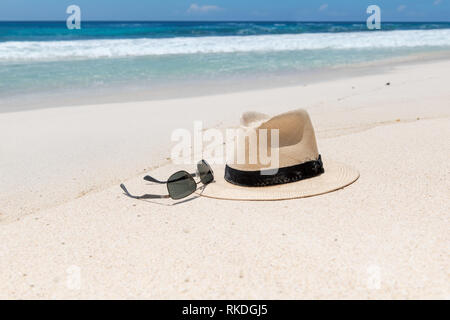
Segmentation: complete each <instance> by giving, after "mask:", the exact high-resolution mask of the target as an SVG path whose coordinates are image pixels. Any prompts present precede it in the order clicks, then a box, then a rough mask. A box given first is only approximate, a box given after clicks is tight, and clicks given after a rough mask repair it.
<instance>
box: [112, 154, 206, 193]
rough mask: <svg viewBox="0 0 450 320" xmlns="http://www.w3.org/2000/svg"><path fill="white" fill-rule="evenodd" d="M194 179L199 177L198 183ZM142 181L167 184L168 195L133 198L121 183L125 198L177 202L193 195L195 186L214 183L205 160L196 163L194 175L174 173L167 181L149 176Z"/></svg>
mask: <svg viewBox="0 0 450 320" xmlns="http://www.w3.org/2000/svg"><path fill="white" fill-rule="evenodd" d="M194 177H199V178H200V181H199V182H196V181H195V180H194ZM144 180H146V181H150V182H154V183H159V184H167V191H168V192H169V194H168V195H158V194H144V195H141V196H133V195H131V194H130V193H129V192H128V190H127V188H126V187H125V186H124V184H123V183H122V184H121V185H120V187H121V188H122V190H123V191H124V192H125V194H126V195H127V196H129V197H130V198H134V199H161V198H172V199H174V200H179V199H183V198H186V197H187V196H189V195H191V194H193V193H194V192H195V191H196V190H197V185H198V184H199V183H200V182H201V183H203V184H204V185H205V186H206V185H207V184H208V183H211V182H213V181H214V172H213V170H212V169H211V167H210V165H209V164H208V162H206V161H205V160H200V161H199V162H198V163H197V172H196V173H188V172H186V171H184V170H181V171H178V172H175V173H174V174H172V175H171V176H170V177H169V179H167V181H160V180H158V179H155V178H153V177H151V176H145V177H144Z"/></svg>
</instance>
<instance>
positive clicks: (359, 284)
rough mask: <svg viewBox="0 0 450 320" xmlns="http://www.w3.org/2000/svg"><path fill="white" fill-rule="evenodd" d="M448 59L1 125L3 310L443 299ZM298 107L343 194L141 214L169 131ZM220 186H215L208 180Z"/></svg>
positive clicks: (173, 206)
mask: <svg viewBox="0 0 450 320" xmlns="http://www.w3.org/2000/svg"><path fill="white" fill-rule="evenodd" d="M449 70H450V60H449V59H441V60H436V61H424V62H417V61H416V62H414V63H413V62H411V63H404V64H399V65H398V66H392V67H391V68H389V69H383V70H380V71H379V72H373V73H371V74H365V75H361V76H358V75H352V76H351V77H345V78H337V79H332V80H328V81H327V80H323V81H316V82H314V83H311V84H303V85H292V86H286V87H279V88H268V89H261V90H250V91H244V92H234V93H225V94H214V95H207V96H201V97H188V98H180V99H165V100H152V101H138V102H134V101H132V100H130V102H120V103H109V104H98V105H80V106H67V107H63V106H61V107H60V108H49V109H37V110H29V111H23V112H5V113H0V136H1V137H2V142H1V144H0V155H1V157H0V176H1V179H2V183H1V185H0V270H1V272H0V298H2V299H6V298H8V299H26V298H31V299H73V298H77V299H78V298H87V299H99V298H107V299H111V298H116V299H117V298H118V299H132V298H137V299H143V298H151V299H169V298H171V299H330V298H333V299H334V298H356V299H366V298H369V299H400V298H409V299H415V298H419V299H431V298H434V299H449V298H450V273H449V270H450V256H449V252H450V250H449V248H450V233H449V226H450V201H449V199H450V164H449V162H448V159H449V158H450V144H449V141H450V139H449V138H450V90H449V83H450V74H449V72H448V71H449ZM296 108H305V109H306V110H307V111H308V112H309V114H310V116H311V118H312V121H313V124H314V126H315V129H316V135H317V138H318V145H319V150H320V153H321V154H323V155H327V157H330V158H333V159H334V160H337V161H340V162H345V163H348V164H349V165H351V166H353V167H355V168H357V169H358V170H359V172H360V178H359V180H358V181H357V182H356V183H354V184H352V185H350V186H349V187H347V188H345V189H342V190H339V191H336V192H332V193H328V194H325V195H320V196H317V197H312V198H305V199H296V200H288V201H273V202H245V201H225V200H215V199H210V198H206V197H202V196H193V197H191V198H190V199H189V201H183V202H181V203H176V202H175V201H172V200H155V201H139V200H133V199H130V198H127V197H125V196H124V195H123V193H122V190H121V189H120V188H119V183H121V182H126V183H127V185H129V186H130V189H132V190H134V191H136V193H139V192H149V190H152V191H153V190H155V191H156V190H158V188H156V187H155V186H149V185H148V184H145V183H143V181H142V176H143V175H144V174H146V173H151V174H154V175H155V176H160V177H166V176H168V175H169V174H171V173H173V172H174V166H173V165H171V164H170V149H171V146H172V142H171V140H170V135H171V132H172V131H173V130H174V129H177V128H185V129H189V130H192V127H193V122H194V121H195V120H202V121H203V123H204V125H205V127H207V128H220V129H225V128H227V127H230V126H235V125H237V124H238V122H239V116H240V114H241V113H242V112H243V111H248V110H254V111H260V112H265V113H268V114H277V113H281V112H284V111H287V110H291V109H296ZM216 174H221V173H216Z"/></svg>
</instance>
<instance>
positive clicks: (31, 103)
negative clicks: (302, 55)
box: [0, 50, 450, 113]
mask: <svg viewBox="0 0 450 320" xmlns="http://www.w3.org/2000/svg"><path fill="white" fill-rule="evenodd" d="M449 53H450V51H449V50H439V51H433V52H421V53H411V54H409V55H406V56H398V57H391V58H387V59H380V60H376V61H373V62H359V63H353V64H349V65H337V66H335V67H326V68H319V69H311V70H304V71H301V72H299V71H293V72H292V73H289V72H276V73H267V74H265V73H264V74H253V75H247V76H240V77H238V78H236V77H228V78H225V79H213V80H206V79H203V80H197V81H189V82H175V83H171V84H168V83H167V84H161V85H157V86H153V85H152V87H136V86H134V85H133V86H128V85H118V86H111V87H107V88H96V89H87V88H85V89H61V90H60V91H59V92H56V93H50V92H42V93H25V94H14V95H12V96H11V97H10V98H6V99H5V97H1V98H0V113H9V112H22V111H30V110H39V109H46V108H60V107H73V106H87V105H92V104H95V105H99V104H116V103H125V102H130V101H133V102H144V101H158V100H174V99H186V98H195V97H206V96H212V95H220V94H233V93H239V92H246V91H258V90H267V89H277V88H284V87H296V86H307V85H311V84H316V83H320V82H328V81H331V80H339V79H342V78H347V77H357V76H362V75H367V76H370V75H376V74H380V73H386V72H389V70H390V69H391V68H396V67H401V66H405V65H406V66H408V65H409V66H414V65H417V64H423V63H433V62H436V61H445V60H447V59H448V54H449ZM269 78H270V81H269V80H267V79H269Z"/></svg>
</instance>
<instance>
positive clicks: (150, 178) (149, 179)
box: [144, 176, 167, 184]
mask: <svg viewBox="0 0 450 320" xmlns="http://www.w3.org/2000/svg"><path fill="white" fill-rule="evenodd" d="M144 180H145V181H150V182H155V183H160V184H164V183H167V181H161V180H158V179H156V178H153V177H152V176H145V177H144Z"/></svg>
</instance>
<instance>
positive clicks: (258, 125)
mask: <svg viewBox="0 0 450 320" xmlns="http://www.w3.org/2000/svg"><path fill="white" fill-rule="evenodd" d="M240 128H241V130H242V131H243V132H245V134H248V133H249V132H255V133H256V137H257V141H258V143H257V144H256V147H255V148H256V149H252V150H253V151H252V150H250V149H251V148H252V147H251V143H250V139H249V138H247V139H244V140H245V142H244V143H243V144H241V145H240V148H241V149H242V148H244V149H245V150H244V153H245V160H244V161H241V162H238V163H235V162H236V161H232V162H229V163H227V164H226V165H212V168H213V170H214V173H215V182H213V183H211V184H209V185H207V186H206V188H205V189H204V190H203V191H202V193H201V195H202V196H206V197H210V198H216V199H228V200H285V199H294V198H303V197H311V196H316V195H320V194H324V193H327V192H331V191H335V190H338V189H341V188H344V187H346V186H348V185H350V184H352V183H353V182H355V181H356V180H357V179H358V178H359V173H358V171H357V170H355V169H353V168H351V167H349V166H347V165H345V164H342V163H338V162H334V161H332V160H330V159H329V157H328V156H329V155H323V157H322V155H320V154H319V151H318V148H317V143H316V137H315V134H314V128H313V126H312V123H311V120H310V118H309V115H308V113H307V112H306V111H305V110H302V109H299V110H294V111H290V112H287V113H283V114H280V115H277V116H275V117H269V116H268V115H265V114H262V113H257V112H247V113H244V114H243V115H242V117H241V126H240ZM263 129H265V130H264V131H261V130H263ZM272 129H278V135H279V139H278V145H274V144H273V143H272V142H271V141H272V140H271V139H270V132H271V130H272ZM275 131H276V130H275ZM260 132H264V133H266V136H267V143H266V144H267V147H265V146H264V145H263V147H265V148H267V149H266V150H261V149H260V143H259V141H260V135H259V133H260ZM267 133H269V134H267ZM238 147H239V144H238V143H236V142H235V143H234V149H235V155H236V154H237V153H238V152H239V151H238V149H237V148H238ZM255 150H256V151H257V155H256V161H253V162H252V161H250V158H251V157H250V155H251V153H252V152H253V153H254V152H255ZM261 151H264V152H265V153H264V154H265V155H276V153H278V159H276V160H277V161H275V163H274V161H272V162H270V163H267V161H266V160H265V161H262V159H261V157H260V156H259V155H260V154H261V153H260V152H261ZM273 152H275V153H273ZM241 154H242V153H241ZM274 158H275V157H274ZM235 159H236V158H235ZM253 159H255V158H253Z"/></svg>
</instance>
